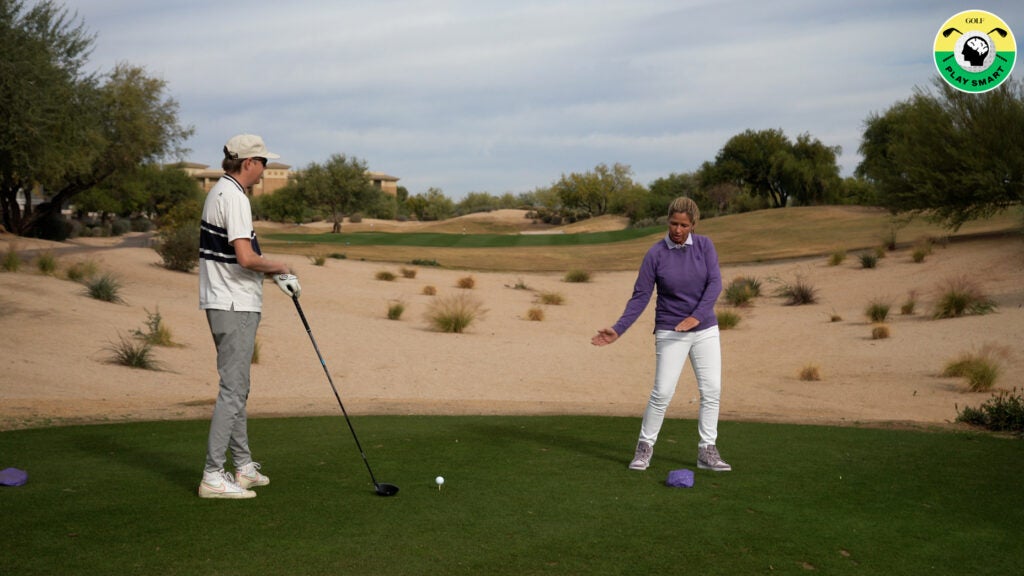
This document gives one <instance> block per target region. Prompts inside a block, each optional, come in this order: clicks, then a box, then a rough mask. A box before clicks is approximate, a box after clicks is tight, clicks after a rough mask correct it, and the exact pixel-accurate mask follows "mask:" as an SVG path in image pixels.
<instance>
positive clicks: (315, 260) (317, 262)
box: [309, 254, 327, 266]
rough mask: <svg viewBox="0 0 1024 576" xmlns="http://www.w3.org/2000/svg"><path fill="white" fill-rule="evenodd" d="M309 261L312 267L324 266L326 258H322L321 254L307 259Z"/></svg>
mask: <svg viewBox="0 0 1024 576" xmlns="http://www.w3.org/2000/svg"><path fill="white" fill-rule="evenodd" d="M309 261H310V262H311V263H312V264H313V266H323V265H324V264H327V256H324V255H323V254H314V255H313V256H310V257H309Z"/></svg>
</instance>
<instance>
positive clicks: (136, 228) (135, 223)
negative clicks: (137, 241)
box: [129, 218, 153, 232]
mask: <svg viewBox="0 0 1024 576" xmlns="http://www.w3.org/2000/svg"><path fill="white" fill-rule="evenodd" d="M129 228H130V230H131V231H132V232H149V231H150V230H152V229H153V222H152V221H151V220H150V219H149V218H132V219H131V221H130V222H129Z"/></svg>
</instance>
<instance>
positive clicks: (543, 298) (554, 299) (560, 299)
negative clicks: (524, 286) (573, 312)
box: [537, 292, 565, 306]
mask: <svg viewBox="0 0 1024 576" xmlns="http://www.w3.org/2000/svg"><path fill="white" fill-rule="evenodd" d="M537 301H538V302H540V303H541V304H548V305H550V306H561V305H562V304H565V296H562V294H560V293H558V292H541V293H539V294H537Z"/></svg>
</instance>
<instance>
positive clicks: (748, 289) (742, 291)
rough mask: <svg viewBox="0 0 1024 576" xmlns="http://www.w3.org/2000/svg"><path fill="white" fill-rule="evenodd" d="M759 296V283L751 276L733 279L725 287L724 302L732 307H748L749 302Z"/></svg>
mask: <svg viewBox="0 0 1024 576" xmlns="http://www.w3.org/2000/svg"><path fill="white" fill-rule="evenodd" d="M760 295H761V281H760V280H758V279H757V278H754V277H751V276H740V277H738V278H734V279H733V281H732V282H730V283H729V285H728V286H726V287H725V291H724V297H725V301H726V302H728V303H729V304H730V305H732V306H736V307H742V306H749V305H750V302H751V300H753V299H754V298H756V297H758V296H760Z"/></svg>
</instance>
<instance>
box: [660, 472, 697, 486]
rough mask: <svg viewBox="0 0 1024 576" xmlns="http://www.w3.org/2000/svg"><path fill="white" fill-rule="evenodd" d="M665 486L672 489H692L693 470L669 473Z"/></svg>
mask: <svg viewBox="0 0 1024 576" xmlns="http://www.w3.org/2000/svg"><path fill="white" fill-rule="evenodd" d="M665 485H666V486H671V487H673V488H693V470H687V469H686V468H683V469H681V470H673V471H671V472H669V473H668V480H665Z"/></svg>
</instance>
